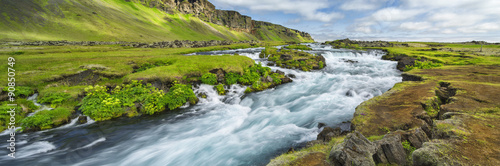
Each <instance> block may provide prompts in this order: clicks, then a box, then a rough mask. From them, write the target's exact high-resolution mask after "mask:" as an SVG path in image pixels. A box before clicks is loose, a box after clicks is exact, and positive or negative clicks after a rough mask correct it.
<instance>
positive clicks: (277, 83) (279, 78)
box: [271, 73, 283, 85]
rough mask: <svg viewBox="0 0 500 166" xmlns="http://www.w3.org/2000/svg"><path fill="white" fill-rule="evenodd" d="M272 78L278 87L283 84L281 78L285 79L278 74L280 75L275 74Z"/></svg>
mask: <svg viewBox="0 0 500 166" xmlns="http://www.w3.org/2000/svg"><path fill="white" fill-rule="evenodd" d="M271 78H273V82H274V83H275V84H276V85H279V84H281V78H283V76H282V75H280V74H278V73H273V74H271Z"/></svg>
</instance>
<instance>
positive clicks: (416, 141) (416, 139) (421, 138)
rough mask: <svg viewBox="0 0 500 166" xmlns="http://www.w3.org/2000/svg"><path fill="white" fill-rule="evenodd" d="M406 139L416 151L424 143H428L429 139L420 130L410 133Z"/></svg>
mask: <svg viewBox="0 0 500 166" xmlns="http://www.w3.org/2000/svg"><path fill="white" fill-rule="evenodd" d="M407 138H408V142H410V144H411V145H413V147H415V148H417V149H418V148H421V147H422V145H423V143H424V142H428V141H429V137H428V136H427V134H426V133H425V132H424V131H423V130H422V129H421V128H417V129H415V130H413V131H411V132H410V133H409V134H408V136H407Z"/></svg>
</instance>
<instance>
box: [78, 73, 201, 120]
mask: <svg viewBox="0 0 500 166" xmlns="http://www.w3.org/2000/svg"><path fill="white" fill-rule="evenodd" d="M85 91H86V92H87V95H86V96H85V98H83V100H82V103H81V107H80V110H81V111H82V112H83V113H84V114H85V115H87V116H89V117H90V118H92V119H94V120H96V121H102V120H108V119H112V118H117V117H120V116H122V115H123V114H128V116H135V115H138V114H139V113H145V114H149V115H152V114H154V113H156V112H161V111H163V110H165V107H166V106H168V108H169V109H170V110H174V109H176V108H178V107H180V106H182V105H184V104H185V103H186V102H188V101H189V102H190V103H192V104H194V103H196V102H197V98H196V96H195V94H194V92H193V90H192V89H191V87H189V86H187V85H184V84H175V85H174V86H172V87H171V88H170V91H169V92H167V93H164V92H163V91H162V90H158V89H157V88H155V87H152V86H151V84H147V85H143V84H142V83H141V81H135V80H134V81H132V82H131V83H130V84H126V85H124V86H123V87H120V86H117V87H115V88H114V89H113V90H112V91H111V93H108V88H107V87H105V86H99V85H96V86H89V87H88V88H86V89H85ZM137 105H140V106H141V107H138V106H137Z"/></svg>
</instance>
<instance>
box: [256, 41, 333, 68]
mask: <svg viewBox="0 0 500 166" xmlns="http://www.w3.org/2000/svg"><path fill="white" fill-rule="evenodd" d="M306 47H307V46H306ZM259 57H260V58H266V57H267V58H268V60H270V61H273V62H275V63H276V65H277V66H280V67H285V68H296V69H300V70H303V71H310V70H313V69H322V68H324V67H325V66H324V65H325V62H324V61H325V59H324V57H322V56H316V55H312V54H309V53H307V52H303V51H298V50H287V49H282V50H281V51H278V49H277V48H273V47H266V49H265V50H262V52H261V53H260V54H259Z"/></svg>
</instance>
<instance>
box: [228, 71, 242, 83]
mask: <svg viewBox="0 0 500 166" xmlns="http://www.w3.org/2000/svg"><path fill="white" fill-rule="evenodd" d="M240 77H241V75H239V74H237V73H233V72H228V73H226V74H225V75H224V79H225V80H226V84H227V85H232V84H236V83H237V82H238V79H239V78H240Z"/></svg>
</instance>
